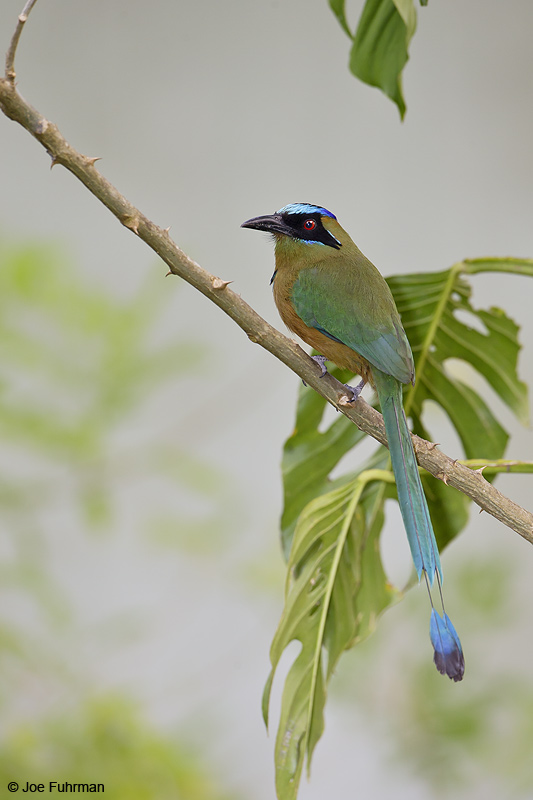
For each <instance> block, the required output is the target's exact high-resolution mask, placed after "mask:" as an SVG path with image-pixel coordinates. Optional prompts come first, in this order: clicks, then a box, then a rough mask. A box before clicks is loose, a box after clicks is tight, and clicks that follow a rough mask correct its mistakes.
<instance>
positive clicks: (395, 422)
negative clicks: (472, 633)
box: [372, 369, 465, 681]
mask: <svg viewBox="0 0 533 800" xmlns="http://www.w3.org/2000/svg"><path fill="white" fill-rule="evenodd" d="M372 373H373V377H374V382H375V384H376V389H377V392H378V397H379V402H380V405H381V413H382V414H383V419H384V422H385V430H386V431H387V439H388V442H389V450H390V456H391V461H392V469H393V472H394V477H395V479H396V487H397V490H398V501H399V504H400V511H401V513H402V517H403V522H404V525H405V530H406V532H407V538H408V540H409V546H410V548H411V554H412V556H413V561H414V565H415V567H416V571H417V573H418V579H419V580H420V578H421V577H422V573H425V575H426V579H427V583H428V590H430V588H431V586H432V585H433V582H434V580H435V576H436V577H437V582H438V585H439V592H440V596H441V600H442V592H441V583H442V567H441V563H440V557H439V550H438V547H437V542H436V540H435V534H434V532H433V526H432V524H431V518H430V516H429V509H428V505H427V501H426V497H425V494H424V490H423V488H422V482H421V480H420V475H419V473H418V464H417V461H416V456H415V452H414V449H413V443H412V440H411V434H410V433H409V428H408V427H407V420H406V419H405V414H404V410H403V400H402V386H401V384H400V382H399V381H397V380H396V379H395V378H393V377H392V376H391V375H386V374H385V373H383V372H380V371H379V370H376V369H374V370H373V371H372ZM429 596H430V600H431V605H432V613H431V623H430V638H431V643H432V645H433V648H434V651H435V653H434V661H435V666H436V667H437V669H438V670H439V672H440V673H442V674H443V675H448V677H449V678H451V679H452V680H454V681H460V680H462V677H463V673H464V668H465V664H464V656H463V650H462V647H461V642H460V641H459V637H458V635H457V632H456V630H455V628H454V627H453V625H452V623H451V620H450V618H449V617H448V615H447V614H446V612H445V611H444V606H443V616H442V617H440V616H439V614H438V613H437V612H436V611H435V609H434V608H433V599H432V597H431V591H429Z"/></svg>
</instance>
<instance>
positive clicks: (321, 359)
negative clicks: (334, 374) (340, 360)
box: [311, 356, 328, 378]
mask: <svg viewBox="0 0 533 800" xmlns="http://www.w3.org/2000/svg"><path fill="white" fill-rule="evenodd" d="M311 358H312V359H313V361H314V362H315V363H316V364H318V366H319V367H320V369H321V370H322V375H321V376H320V377H321V378H323V377H324V375H327V374H328V371H327V369H326V366H325V364H324V362H325V361H327V359H326V356H311Z"/></svg>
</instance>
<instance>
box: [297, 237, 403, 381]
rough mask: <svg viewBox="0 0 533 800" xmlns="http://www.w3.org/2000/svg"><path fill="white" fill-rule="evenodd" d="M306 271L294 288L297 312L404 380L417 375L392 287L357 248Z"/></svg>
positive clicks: (376, 365) (311, 323)
mask: <svg viewBox="0 0 533 800" xmlns="http://www.w3.org/2000/svg"><path fill="white" fill-rule="evenodd" d="M354 250H355V251H356V252H355V253H351V252H350V253H345V254H342V255H341V254H339V255H338V256H337V257H336V258H328V259H327V260H326V259H325V260H324V261H318V262H315V264H314V266H312V267H310V268H307V269H306V268H304V269H301V270H300V272H299V273H298V277H297V279H296V281H295V282H294V285H293V288H292V301H293V303H294V307H295V309H296V313H297V314H298V316H299V317H300V318H301V319H302V320H303V321H304V322H305V324H306V325H308V326H309V327H311V328H316V329H318V330H320V331H322V333H324V334H326V336H329V337H330V338H332V339H336V340H338V341H339V342H342V343H343V344H345V345H347V346H348V347H350V348H351V349H352V350H355V352H356V353H359V354H360V355H362V356H363V357H364V358H366V360H367V361H369V362H370V363H371V364H372V365H373V366H375V367H377V368H378V369H380V370H381V371H382V372H385V373H387V374H388V375H392V376H393V377H395V378H396V379H397V380H399V381H400V382H401V383H410V382H411V381H412V380H413V379H414V364H413V356H412V353H411V347H410V345H409V342H408V340H407V336H406V335H405V331H404V329H403V327H402V323H401V320H400V315H399V314H398V311H397V309H396V305H395V303H394V299H393V297H392V294H391V292H390V289H389V287H388V285H387V283H386V281H385V280H384V278H383V277H382V275H381V274H380V273H379V272H378V270H377V269H376V267H374V265H373V264H372V263H371V262H370V261H368V259H366V258H365V256H363V254H362V253H361V252H360V251H359V250H358V249H357V248H356V247H355V245H354Z"/></svg>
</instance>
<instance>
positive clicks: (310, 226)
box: [304, 219, 316, 231]
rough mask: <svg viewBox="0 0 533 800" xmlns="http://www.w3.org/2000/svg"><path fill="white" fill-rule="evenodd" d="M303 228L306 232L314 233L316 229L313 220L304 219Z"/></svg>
mask: <svg viewBox="0 0 533 800" xmlns="http://www.w3.org/2000/svg"><path fill="white" fill-rule="evenodd" d="M304 228H305V230H306V231H314V229H315V228H316V222H315V220H314V219H306V220H305V222H304Z"/></svg>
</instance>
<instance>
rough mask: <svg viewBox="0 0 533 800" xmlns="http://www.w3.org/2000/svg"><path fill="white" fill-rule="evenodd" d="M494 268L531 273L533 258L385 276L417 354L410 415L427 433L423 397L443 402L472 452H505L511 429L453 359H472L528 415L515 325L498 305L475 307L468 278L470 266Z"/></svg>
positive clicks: (513, 406) (409, 398) (467, 450)
mask: <svg viewBox="0 0 533 800" xmlns="http://www.w3.org/2000/svg"><path fill="white" fill-rule="evenodd" d="M497 267H499V269H500V271H502V272H504V273H506V272H507V273H513V272H515V273H518V274H530V275H533V262H531V261H527V260H517V259H499V260H496V259H492V260H490V262H489V261H487V260H483V261H481V260H479V261H475V262H466V261H465V262H460V263H459V264H456V265H454V266H453V267H451V268H450V269H448V270H445V271H444V272H435V273H419V274H415V275H402V276H397V277H394V278H390V279H389V280H388V283H389V286H390V288H391V290H392V293H393V294H394V298H395V300H396V305H397V306H398V311H399V312H400V314H401V316H402V322H403V325H404V328H405V331H406V333H407V336H408V338H409V341H410V343H411V347H412V350H413V355H414V357H415V366H416V383H415V386H414V387H413V388H412V389H409V390H408V392H406V395H405V401H404V405H405V411H406V414H407V415H409V414H412V417H413V422H414V430H415V432H417V433H420V435H422V436H424V432H422V425H421V417H422V409H423V404H424V402H425V401H426V400H434V401H435V402H437V403H439V405H440V406H442V408H443V409H444V411H445V412H446V413H447V415H448V417H449V418H450V420H451V422H452V423H453V425H454V427H455V429H456V430H457V433H458V435H459V437H460V439H461V442H462V444H463V448H464V451H465V455H466V457H467V458H474V457H485V458H490V459H495V458H501V457H502V456H503V453H504V451H505V447H506V444H507V440H508V434H507V432H506V431H505V430H504V429H503V427H502V426H501V425H500V423H499V422H498V420H497V419H496V417H495V415H494V413H493V411H492V409H491V408H490V407H489V405H488V403H487V402H486V401H485V400H484V399H483V397H482V396H481V394H480V393H479V392H478V391H475V390H474V389H473V388H472V387H471V386H468V385H466V384H465V383H464V382H463V381H461V380H459V379H458V378H457V377H455V376H454V375H453V374H452V373H451V372H450V370H449V368H447V362H448V360H449V359H451V358H454V359H460V360H461V361H464V362H466V363H468V364H469V365H470V366H471V367H473V368H474V369H475V370H476V371H477V372H478V373H479V374H480V375H481V376H483V378H485V380H486V381H487V382H488V383H489V385H490V386H491V387H492V389H493V390H494V391H495V392H496V394H498V395H499V397H500V398H501V400H503V402H504V403H506V404H507V406H508V407H509V408H510V409H511V411H513V413H514V414H515V415H516V416H517V417H518V419H519V420H520V421H521V422H523V423H527V421H528V414H529V404H528V396H527V387H526V385H525V383H523V382H522V381H520V379H519V377H518V373H517V362H518V354H519V351H520V344H519V342H518V330H519V329H518V326H517V324H516V323H515V322H514V321H513V320H512V319H511V318H510V317H508V316H507V315H506V314H505V312H504V311H502V310H501V309H499V308H490V309H488V310H483V309H481V310H480V309H475V308H474V307H473V305H472V303H471V295H472V290H471V288H470V285H469V284H468V283H467V282H466V280H465V275H467V274H468V273H471V274H475V273H476V272H482V271H489V270H490V271H495V270H496V268H497ZM469 322H470V323H471V324H469ZM474 325H475V326H476V327H474ZM477 327H481V328H482V331H480V330H477Z"/></svg>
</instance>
